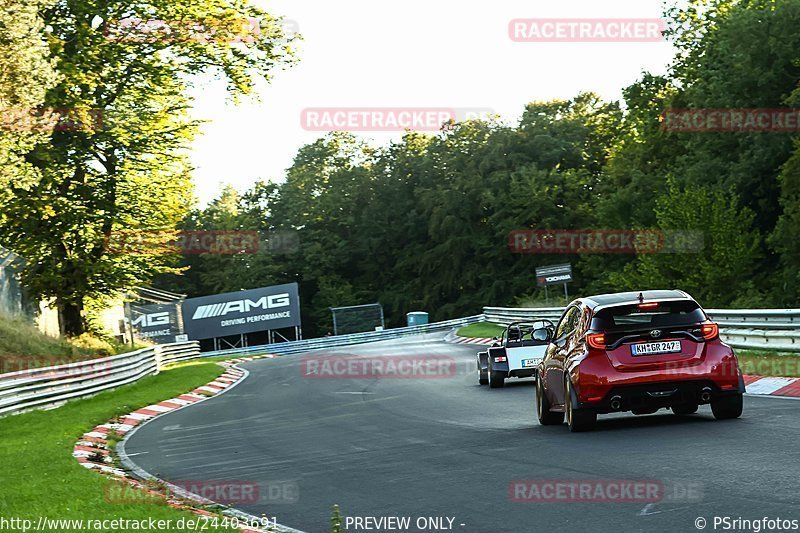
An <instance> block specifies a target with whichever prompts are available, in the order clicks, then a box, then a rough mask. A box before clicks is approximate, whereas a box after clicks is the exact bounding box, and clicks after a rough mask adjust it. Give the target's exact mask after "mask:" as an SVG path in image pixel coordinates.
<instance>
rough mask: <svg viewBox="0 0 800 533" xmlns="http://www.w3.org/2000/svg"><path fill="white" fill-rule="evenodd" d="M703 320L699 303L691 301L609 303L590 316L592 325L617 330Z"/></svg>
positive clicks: (692, 322)
mask: <svg viewBox="0 0 800 533" xmlns="http://www.w3.org/2000/svg"><path fill="white" fill-rule="evenodd" d="M704 320H706V316H705V314H704V313H703V311H702V310H701V309H700V306H699V305H697V303H696V302H693V301H677V302H648V303H644V304H628V305H619V306H614V307H608V308H606V309H603V310H601V311H599V312H598V313H597V315H596V316H595V317H594V319H592V329H593V330H597V331H619V330H624V329H632V328H633V329H638V328H651V327H659V328H663V327H674V326H683V325H691V324H697V323H698V322H703V321H704Z"/></svg>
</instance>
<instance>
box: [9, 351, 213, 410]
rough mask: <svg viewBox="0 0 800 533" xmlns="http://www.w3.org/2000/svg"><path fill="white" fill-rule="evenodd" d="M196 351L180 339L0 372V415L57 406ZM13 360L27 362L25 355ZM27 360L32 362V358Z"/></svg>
mask: <svg viewBox="0 0 800 533" xmlns="http://www.w3.org/2000/svg"><path fill="white" fill-rule="evenodd" d="M199 355H200V346H199V344H198V343H197V342H182V343H175V344H164V345H161V346H154V347H151V348H145V349H143V350H137V351H135V352H130V353H124V354H121V355H115V356H112V357H104V358H102V359H92V360H89V361H81V362H77V363H70V364H67V365H59V366H51V367H46V368H31V369H22V370H18V371H16V372H11V373H8V374H0V416H2V415H7V414H11V413H19V412H22V411H27V410H29V409H47V408H53V407H58V406H59V405H61V404H63V403H64V402H66V401H67V400H71V399H73V398H81V397H85V396H91V395H93V394H97V393H98V392H101V391H104V390H106V389H112V388H114V387H118V386H120V385H125V384H126V383H132V382H134V381H136V380H138V379H139V378H142V377H144V376H147V375H149V374H157V373H158V372H159V371H160V370H161V368H162V367H164V366H165V365H168V364H170V363H176V362H178V361H183V360H186V359H192V358H194V357H198V356H199ZM14 361H16V362H17V363H18V365H19V366H26V365H25V361H26V358H15V359H14ZM30 362H31V363H33V362H34V361H33V358H31V361H30Z"/></svg>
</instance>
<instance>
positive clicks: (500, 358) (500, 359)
mask: <svg viewBox="0 0 800 533" xmlns="http://www.w3.org/2000/svg"><path fill="white" fill-rule="evenodd" d="M506 361H508V358H507V357H504V356H502V355H501V356H499V357H495V358H494V362H495V363H505V362H506Z"/></svg>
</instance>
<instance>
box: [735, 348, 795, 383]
mask: <svg viewBox="0 0 800 533" xmlns="http://www.w3.org/2000/svg"><path fill="white" fill-rule="evenodd" d="M735 351H736V357H737V358H738V359H739V367H740V368H741V369H742V372H743V373H744V374H747V375H751V376H774V377H789V378H800V355H798V354H792V353H781V352H770V351H766V350H764V351H759V350H738V349H737V350H735Z"/></svg>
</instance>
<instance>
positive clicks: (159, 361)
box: [153, 344, 163, 375]
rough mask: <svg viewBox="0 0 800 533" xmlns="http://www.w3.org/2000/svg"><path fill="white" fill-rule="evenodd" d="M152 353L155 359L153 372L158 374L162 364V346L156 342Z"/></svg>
mask: <svg viewBox="0 0 800 533" xmlns="http://www.w3.org/2000/svg"><path fill="white" fill-rule="evenodd" d="M153 355H154V357H155V360H156V371H155V374H158V373H159V372H161V367H162V366H163V363H162V358H163V348H162V347H161V345H160V344H156V345H155V346H154V347H153ZM155 374H154V375H155Z"/></svg>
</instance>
